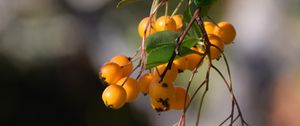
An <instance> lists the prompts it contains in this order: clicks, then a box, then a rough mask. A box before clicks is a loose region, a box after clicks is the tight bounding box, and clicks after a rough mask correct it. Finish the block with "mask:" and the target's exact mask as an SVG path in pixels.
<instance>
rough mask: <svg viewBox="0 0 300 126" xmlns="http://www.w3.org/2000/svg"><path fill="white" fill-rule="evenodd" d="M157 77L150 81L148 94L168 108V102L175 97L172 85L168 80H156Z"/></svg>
mask: <svg viewBox="0 0 300 126" xmlns="http://www.w3.org/2000/svg"><path fill="white" fill-rule="evenodd" d="M158 81H159V79H157V80H154V81H152V83H151V85H150V87H149V95H150V97H151V98H152V99H153V100H155V101H156V102H159V103H162V105H163V106H164V107H167V108H169V107H170V103H172V102H173V101H174V100H175V99H174V98H175V94H174V85H173V83H172V82H170V81H163V82H161V83H159V82H158Z"/></svg>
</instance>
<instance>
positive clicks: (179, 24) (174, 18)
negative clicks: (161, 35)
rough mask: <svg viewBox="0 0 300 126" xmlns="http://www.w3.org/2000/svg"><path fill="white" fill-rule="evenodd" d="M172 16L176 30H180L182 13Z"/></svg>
mask: <svg viewBox="0 0 300 126" xmlns="http://www.w3.org/2000/svg"><path fill="white" fill-rule="evenodd" d="M172 18H173V20H174V21H175V23H176V31H181V28H182V26H183V21H182V15H174V16H173V17H172Z"/></svg>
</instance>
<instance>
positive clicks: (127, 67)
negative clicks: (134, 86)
mask: <svg viewBox="0 0 300 126" xmlns="http://www.w3.org/2000/svg"><path fill="white" fill-rule="evenodd" d="M110 62H114V63H116V64H118V65H120V66H121V70H122V71H123V77H125V76H128V75H129V74H130V73H131V71H132V69H133V65H132V62H131V61H130V58H129V57H127V56H123V55H118V56H115V57H113V58H112V59H111V60H110Z"/></svg>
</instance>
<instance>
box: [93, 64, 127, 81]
mask: <svg viewBox="0 0 300 126" xmlns="http://www.w3.org/2000/svg"><path fill="white" fill-rule="evenodd" d="M122 76H123V73H122V71H121V67H120V66H119V65H118V64H116V63H113V62H108V63H106V64H104V65H103V66H102V67H101V69H100V71H99V77H101V78H102V79H103V80H104V81H105V82H106V83H107V84H116V83H117V81H118V80H119V79H121V78H122Z"/></svg>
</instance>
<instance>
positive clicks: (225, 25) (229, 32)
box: [214, 21, 236, 44]
mask: <svg viewBox="0 0 300 126" xmlns="http://www.w3.org/2000/svg"><path fill="white" fill-rule="evenodd" d="M218 26H219V27H215V29H214V34H215V35H217V36H218V37H220V39H222V40H223V41H224V44H230V43H232V42H233V40H234V38H235V36H236V31H235V29H234V27H233V25H232V24H230V23H229V22H226V21H223V22H220V23H218Z"/></svg>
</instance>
